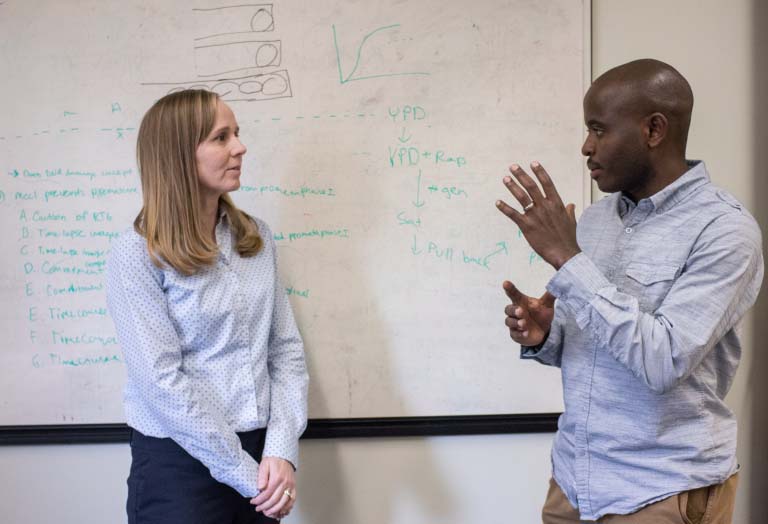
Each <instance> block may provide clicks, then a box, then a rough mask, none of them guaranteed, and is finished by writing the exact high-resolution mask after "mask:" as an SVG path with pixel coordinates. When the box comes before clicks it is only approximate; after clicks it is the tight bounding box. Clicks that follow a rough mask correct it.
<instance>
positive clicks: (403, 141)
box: [397, 128, 411, 144]
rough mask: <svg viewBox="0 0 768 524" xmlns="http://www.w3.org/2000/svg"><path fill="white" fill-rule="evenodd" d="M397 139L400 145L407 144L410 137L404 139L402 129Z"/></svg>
mask: <svg viewBox="0 0 768 524" xmlns="http://www.w3.org/2000/svg"><path fill="white" fill-rule="evenodd" d="M397 139H398V140H399V141H400V142H401V143H403V144H405V143H406V142H408V141H409V140H410V139H411V137H410V136H409V137H408V138H405V128H403V132H402V133H401V134H400V136H399V137H398V138H397Z"/></svg>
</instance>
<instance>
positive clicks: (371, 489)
mask: <svg viewBox="0 0 768 524" xmlns="http://www.w3.org/2000/svg"><path fill="white" fill-rule="evenodd" d="M760 4H762V5H760ZM765 6H766V3H765V2H760V0H736V1H732V2H728V3H726V2H721V1H718V0H709V1H703V0H678V1H677V2H674V3H673V2H668V1H663V0H652V1H651V0H646V1H644V2H635V1H632V0H595V1H594V2H593V20H594V25H593V38H594V40H593V45H594V48H593V49H594V54H593V69H594V72H595V73H597V74H599V73H601V72H603V71H605V70H606V69H608V68H610V67H612V66H614V65H617V64H619V63H622V62H625V61H627V60H631V59H633V58H639V57H646V56H649V57H656V58H660V59H662V60H666V61H669V62H670V63H672V64H673V65H675V66H677V67H678V68H679V69H680V71H681V72H682V73H683V74H684V75H686V77H687V78H688V79H689V80H690V81H691V84H692V85H693V89H694V93H695V96H696V107H695V109H694V121H693V126H692V127H693V130H692V135H691V140H690V143H689V156H691V157H697V158H704V159H705V160H706V161H707V164H708V166H709V168H710V171H711V172H712V175H713V178H714V179H715V181H716V182H717V183H718V184H720V185H722V186H725V187H726V188H728V189H729V190H731V191H732V192H733V193H735V194H736V195H737V196H738V197H739V198H740V199H741V200H742V201H743V202H744V203H745V204H746V205H747V206H748V207H749V208H750V209H751V210H753V211H755V214H756V215H757V216H758V218H759V219H760V220H761V225H762V227H763V231H768V213H766V211H764V210H756V205H757V204H758V203H760V202H764V201H765V198H766V197H767V196H768V182H767V181H766V178H767V177H766V176H765V175H762V176H760V177H758V176H757V173H758V170H757V169H758V166H759V167H760V168H762V170H764V169H765V168H764V166H766V163H767V162H768V152H766V151H767V150H768V148H767V147H766V145H768V129H767V127H766V124H765V122H766V118H768V111H766V109H768V106H766V102H765V101H764V100H758V97H757V94H758V93H760V92H762V93H766V92H768V72H767V71H766V65H765V61H766V60H765V58H762V59H761V58H760V54H759V52H758V51H762V52H763V53H765V52H768V42H766V37H765V36H764V34H760V33H758V31H756V29H757V28H758V26H760V25H762V29H761V31H762V33H764V32H765V31H764V27H765V23H766V22H768V16H766V15H768V9H766V7H765ZM758 39H760V41H759V42H758ZM757 114H760V115H762V119H761V118H758V117H757ZM761 120H762V122H761ZM574 154H578V151H574ZM512 160H513V159H509V158H500V159H499V162H500V164H504V163H507V162H510V161H512ZM760 197H762V200H761V199H760ZM765 295H766V293H763V295H762V296H763V297H765ZM765 302H766V300H765V298H762V299H761V303H760V305H759V306H758V308H757V309H756V311H755V313H754V315H753V316H752V317H751V319H750V320H749V321H748V322H747V323H746V325H745V329H744V336H745V338H744V340H745V355H744V361H743V365H742V368H741V369H740V371H739V375H738V377H737V383H736V385H735V387H734V389H733V391H732V393H731V395H730V397H729V401H730V403H731V405H732V406H733V408H734V409H735V410H736V412H737V413H738V415H739V417H740V431H741V434H740V451H739V455H740V460H741V463H742V465H743V468H744V469H743V474H742V477H741V487H740V492H739V499H738V505H737V517H736V520H735V522H736V523H737V524H758V523H760V522H763V521H764V516H765V514H766V512H767V511H768V501H767V500H766V497H765V495H764V494H765V493H766V488H768V482H767V481H766V477H768V455H767V454H766V447H765V443H766V442H768V438H767V437H768V420H767V418H768V416H767V415H766V408H765V404H764V403H760V402H759V400H760V399H762V400H764V399H765V398H766V391H767V389H766V386H765V385H763V384H761V383H760V378H762V377H761V375H763V374H765V372H766V371H768V359H767V358H766V356H765V355H764V352H760V351H756V350H755V349H756V347H755V346H756V345H755V344H754V343H753V341H758V344H757V347H758V348H759V345H760V344H759V342H760V341H762V340H765V339H766V338H767V337H768V325H766V324H768V323H766V322H762V324H760V323H755V326H754V329H753V326H752V323H753V320H754V318H765V314H766V312H768V306H767V305H766V304H765ZM479 379H480V378H479ZM532 394H535V392H532ZM551 440H552V435H495V436H477V437H437V438H427V439H419V438H407V439H406V438H403V439H360V440H324V441H305V442H303V444H302V450H301V453H302V459H301V460H302V467H301V472H300V476H299V479H300V483H299V491H300V501H301V502H300V505H299V507H298V508H297V510H296V511H295V512H294V514H293V515H292V516H291V517H290V518H289V519H288V520H287V522H289V523H290V522H293V523H296V524H304V523H307V524H309V523H321V524H326V523H330V522H333V523H338V524H358V523H360V524H362V523H364V524H390V523H394V522H398V523H402V524H411V523H413V524H438V523H439V524H448V523H466V522H476V521H477V522H484V523H487V524H493V523H502V522H504V523H510V522H512V523H525V524H527V523H534V522H537V521H538V519H539V517H538V515H539V510H540V506H541V503H542V501H543V498H544V494H545V491H546V481H547V478H548V474H549V471H548V468H549V458H548V453H549V446H550V444H551ZM128 464H129V452H128V448H127V446H126V445H111V444H110V445H106V444H105V445H90V446H36V447H31V446H18V447H4V448H0V516H1V518H2V521H3V522H14V523H23V524H37V523H40V524H42V523H47V522H51V521H56V522H62V523H73V524H74V523H77V524H106V523H109V524H112V523H119V522H124V519H125V517H124V510H123V506H124V500H125V492H126V489H125V477H126V474H127V470H128Z"/></svg>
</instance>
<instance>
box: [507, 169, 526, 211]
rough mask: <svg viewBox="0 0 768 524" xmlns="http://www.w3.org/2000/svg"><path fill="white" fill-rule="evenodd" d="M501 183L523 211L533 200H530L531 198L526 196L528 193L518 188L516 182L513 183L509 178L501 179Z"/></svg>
mask: <svg viewBox="0 0 768 524" xmlns="http://www.w3.org/2000/svg"><path fill="white" fill-rule="evenodd" d="M502 182H504V185H505V186H506V187H507V189H508V190H509V192H510V193H512V196H514V197H515V200H517V201H518V202H520V205H521V206H523V209H525V207H526V206H527V205H528V204H530V203H531V202H532V201H533V200H531V197H530V196H528V193H526V192H525V190H524V189H523V188H522V187H520V186H519V185H518V184H517V182H515V181H514V180H513V179H512V177H511V176H505V177H504V178H503V179H502Z"/></svg>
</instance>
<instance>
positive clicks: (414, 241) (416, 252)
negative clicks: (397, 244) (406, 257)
mask: <svg viewBox="0 0 768 524" xmlns="http://www.w3.org/2000/svg"><path fill="white" fill-rule="evenodd" d="M411 253H413V254H414V255H418V254H419V253H421V249H419V248H418V247H417V246H416V235H413V246H411Z"/></svg>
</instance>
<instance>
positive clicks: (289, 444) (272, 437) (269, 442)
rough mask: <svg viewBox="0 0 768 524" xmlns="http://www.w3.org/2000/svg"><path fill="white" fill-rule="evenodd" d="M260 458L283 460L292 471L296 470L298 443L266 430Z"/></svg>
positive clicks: (297, 465)
mask: <svg viewBox="0 0 768 524" xmlns="http://www.w3.org/2000/svg"><path fill="white" fill-rule="evenodd" d="M262 456H264V457H278V458H281V459H285V460H287V461H288V462H290V463H291V465H292V466H293V469H296V468H298V467H299V442H298V440H297V439H295V438H291V437H288V436H286V435H281V434H280V432H275V431H271V430H270V429H267V439H266V442H265V443H264V453H263V454H262Z"/></svg>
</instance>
